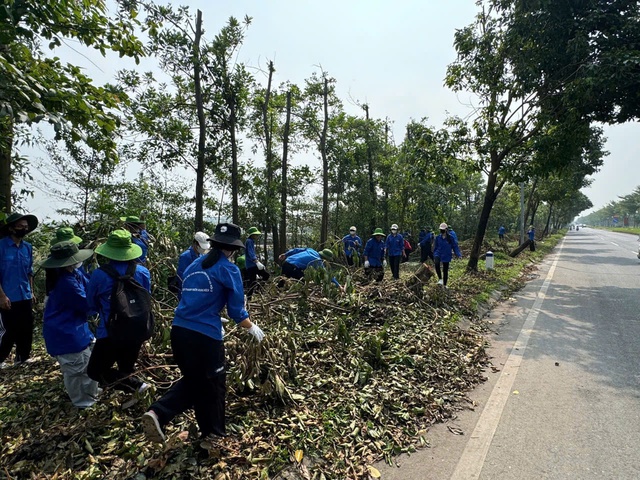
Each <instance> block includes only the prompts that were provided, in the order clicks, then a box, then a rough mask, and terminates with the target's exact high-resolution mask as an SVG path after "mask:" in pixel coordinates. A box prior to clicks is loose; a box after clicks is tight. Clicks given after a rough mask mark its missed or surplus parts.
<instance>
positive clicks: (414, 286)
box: [405, 263, 435, 295]
mask: <svg viewBox="0 0 640 480" xmlns="http://www.w3.org/2000/svg"><path fill="white" fill-rule="evenodd" d="M434 275H435V273H433V270H432V269H431V267H430V266H429V265H427V264H426V263H422V264H421V265H420V266H419V267H418V269H417V270H416V271H415V272H413V275H412V276H411V277H409V278H408V279H407V280H406V281H405V285H406V286H407V288H409V289H410V290H411V291H412V292H413V293H415V294H416V295H418V294H420V293H422V286H423V285H424V284H425V283H427V282H428V281H429V280H430V279H431V277H433V276H434Z"/></svg>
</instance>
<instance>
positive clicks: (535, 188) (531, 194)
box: [522, 177, 538, 232]
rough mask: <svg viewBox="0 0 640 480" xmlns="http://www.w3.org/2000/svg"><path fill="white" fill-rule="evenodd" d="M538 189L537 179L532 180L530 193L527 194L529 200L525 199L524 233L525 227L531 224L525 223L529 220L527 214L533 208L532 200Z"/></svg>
mask: <svg viewBox="0 0 640 480" xmlns="http://www.w3.org/2000/svg"><path fill="white" fill-rule="evenodd" d="M537 189H538V177H536V178H534V179H533V184H532V185H531V191H530V192H529V198H528V199H527V209H526V210H525V212H524V225H522V228H524V231H525V232H526V231H527V225H531V224H532V223H533V222H527V220H529V214H530V213H531V209H532V208H533V199H534V196H535V194H536V190H537Z"/></svg>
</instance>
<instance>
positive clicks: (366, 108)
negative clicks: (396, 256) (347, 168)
mask: <svg viewBox="0 0 640 480" xmlns="http://www.w3.org/2000/svg"><path fill="white" fill-rule="evenodd" d="M362 108H364V111H365V116H366V119H367V130H366V132H367V138H366V141H367V168H368V170H369V172H368V173H369V202H370V205H369V208H371V218H370V219H369V231H370V232H373V231H374V230H375V228H376V212H377V209H376V200H377V198H376V184H375V181H374V172H373V152H372V151H371V130H370V128H371V123H370V119H369V105H366V104H365V105H363V107H362Z"/></svg>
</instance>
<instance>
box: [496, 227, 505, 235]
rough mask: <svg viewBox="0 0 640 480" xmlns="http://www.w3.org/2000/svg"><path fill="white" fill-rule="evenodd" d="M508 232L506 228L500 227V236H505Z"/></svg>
mask: <svg viewBox="0 0 640 480" xmlns="http://www.w3.org/2000/svg"><path fill="white" fill-rule="evenodd" d="M506 231H507V229H506V228H504V227H500V228H499V229H498V235H504V234H505V232H506Z"/></svg>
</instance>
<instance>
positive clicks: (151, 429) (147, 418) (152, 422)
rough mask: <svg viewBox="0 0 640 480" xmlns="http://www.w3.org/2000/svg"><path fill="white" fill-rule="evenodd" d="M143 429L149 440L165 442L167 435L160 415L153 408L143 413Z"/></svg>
mask: <svg viewBox="0 0 640 480" xmlns="http://www.w3.org/2000/svg"><path fill="white" fill-rule="evenodd" d="M141 422H142V430H143V431H144V434H145V436H146V437H147V440H149V441H151V442H156V443H164V441H165V439H166V437H165V435H164V433H163V432H162V427H161V426H160V421H159V420H158V415H156V412H154V411H153V410H149V411H148V412H146V413H145V414H144V415H142V419H141Z"/></svg>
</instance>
